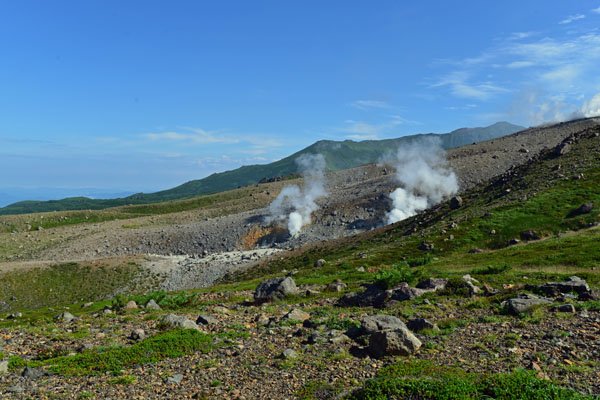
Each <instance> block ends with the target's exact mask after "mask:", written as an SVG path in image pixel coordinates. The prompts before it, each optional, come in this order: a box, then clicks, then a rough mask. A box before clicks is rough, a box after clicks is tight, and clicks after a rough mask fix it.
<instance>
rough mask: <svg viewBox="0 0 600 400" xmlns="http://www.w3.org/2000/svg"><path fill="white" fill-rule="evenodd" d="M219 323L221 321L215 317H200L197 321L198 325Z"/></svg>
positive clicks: (204, 315)
mask: <svg viewBox="0 0 600 400" xmlns="http://www.w3.org/2000/svg"><path fill="white" fill-rule="evenodd" d="M218 323H219V320H218V319H216V318H215V317H213V316H212V315H206V314H203V315H199V316H198V319H197V320H196V324H198V325H216V324H218Z"/></svg>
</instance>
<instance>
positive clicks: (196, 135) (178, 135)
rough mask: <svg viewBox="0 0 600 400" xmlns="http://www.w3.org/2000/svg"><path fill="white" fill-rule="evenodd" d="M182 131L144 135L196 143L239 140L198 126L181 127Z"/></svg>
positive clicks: (228, 142) (233, 141)
mask: <svg viewBox="0 0 600 400" xmlns="http://www.w3.org/2000/svg"><path fill="white" fill-rule="evenodd" d="M183 129H184V132H177V131H167V132H153V133H147V134H145V135H144V136H145V137H146V138H148V139H150V140H152V141H178V142H191V143H197V144H214V143H220V144H234V143H239V142H240V140H239V139H237V138H233V137H228V136H225V135H223V134H222V133H220V132H219V131H207V130H204V129H199V128H183Z"/></svg>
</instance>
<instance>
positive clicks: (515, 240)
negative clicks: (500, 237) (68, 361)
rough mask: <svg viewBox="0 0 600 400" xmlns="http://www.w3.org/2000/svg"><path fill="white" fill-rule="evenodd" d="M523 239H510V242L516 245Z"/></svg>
mask: <svg viewBox="0 0 600 400" xmlns="http://www.w3.org/2000/svg"><path fill="white" fill-rule="evenodd" d="M519 243H521V241H520V240H519V239H516V238H513V239H510V240H509V241H508V244H509V245H511V246H514V245H515V244H519Z"/></svg>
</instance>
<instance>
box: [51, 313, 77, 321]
mask: <svg viewBox="0 0 600 400" xmlns="http://www.w3.org/2000/svg"><path fill="white" fill-rule="evenodd" d="M54 319H56V320H57V321H62V322H67V323H68V322H72V321H74V320H75V319H76V317H75V316H74V315H73V314H71V313H70V312H68V311H65V312H63V313H60V314H58V315H57V316H56V317H54Z"/></svg>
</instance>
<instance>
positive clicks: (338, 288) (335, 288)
mask: <svg viewBox="0 0 600 400" xmlns="http://www.w3.org/2000/svg"><path fill="white" fill-rule="evenodd" d="M347 287H348V285H346V284H345V283H344V282H342V281H341V280H339V279H336V280H335V281H334V282H331V283H330V284H329V285H327V287H326V288H325V290H326V291H328V292H342V291H344V289H346V288H347Z"/></svg>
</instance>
